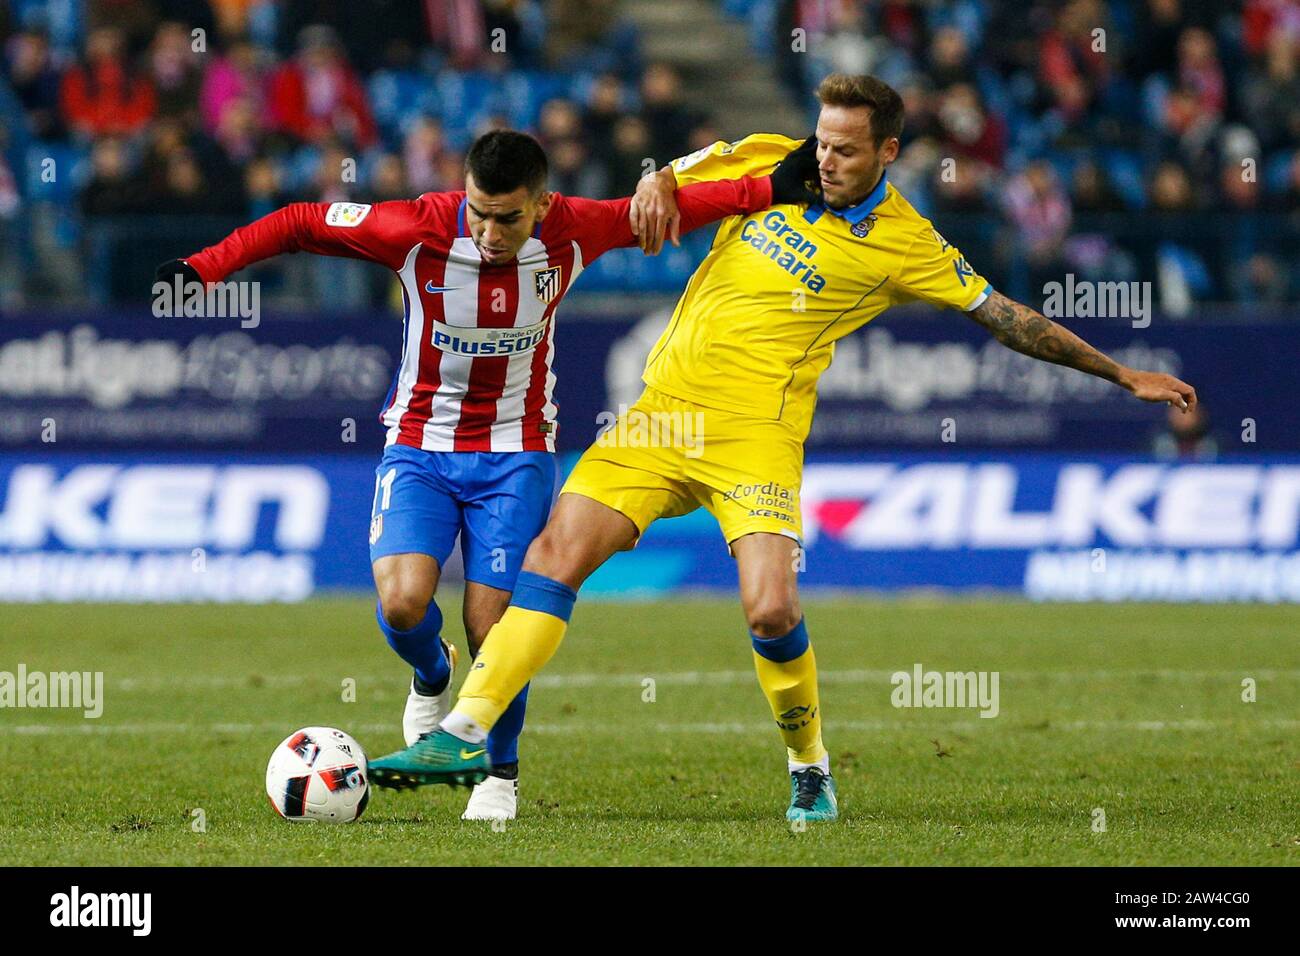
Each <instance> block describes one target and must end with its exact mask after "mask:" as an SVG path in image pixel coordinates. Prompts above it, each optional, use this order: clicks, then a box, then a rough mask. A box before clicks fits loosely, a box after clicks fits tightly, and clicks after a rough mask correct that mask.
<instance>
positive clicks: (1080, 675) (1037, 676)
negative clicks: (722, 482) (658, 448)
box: [109, 666, 1300, 693]
mask: <svg viewBox="0 0 1300 956" xmlns="http://www.w3.org/2000/svg"><path fill="white" fill-rule="evenodd" d="M935 669H937V668H935V667H930V666H927V667H926V670H927V671H929V670H935ZM900 670H901V671H902V672H903V673H906V674H908V675H910V674H911V673H912V669H911V667H910V666H907V667H903V668H899V669H898V670H853V669H848V670H824V671H821V672H819V673H818V675H817V679H818V680H819V681H820V682H821V683H823V684H872V683H884V684H887V683H889V682H890V678H891V677H893V675H894V674H896V673H899V671H900ZM990 670H997V668H990ZM998 673H999V674H1000V675H1001V677H1002V679H1003V680H1009V681H1034V680H1047V681H1065V682H1069V681H1097V680H1144V679H1155V680H1162V681H1200V680H1232V681H1238V680H1240V679H1241V678H1243V677H1253V678H1255V679H1256V680H1296V679H1300V670H1271V669H1260V668H1249V667H1243V668H1241V669H1240V670H1212V671H1205V670H1201V671H1187V670H1177V669H1173V668H1163V669H1158V670H1134V671H1116V670H1073V671H1035V670H1013V671H998ZM345 678H351V679H353V680H356V681H357V682H358V683H360V682H365V683H367V684H386V683H391V682H393V681H397V682H398V683H400V684H401V685H402V688H403V692H405V686H406V685H405V683H404V681H405V678H399V677H396V676H394V675H391V674H386V675H377V674H338V675H336V676H333V677H326V676H323V675H321V674H270V675H265V676H262V675H250V676H248V677H233V676H226V675H212V676H204V675H196V674H188V675H184V676H176V677H171V678H166V677H147V678H139V677H124V678H121V679H119V680H117V681H114V682H112V683H110V684H109V687H110V688H112V689H116V690H119V691H122V692H124V693H134V692H153V691H159V690H169V689H172V688H177V689H182V688H186V689H208V690H225V689H235V690H238V689H241V688H242V689H245V690H260V689H262V688H264V687H301V686H303V685H306V684H312V683H320V684H321V685H322V686H324V685H330V686H332V685H333V684H335V683H339V682H341V681H342V680H344V679H345ZM646 678H651V679H653V680H654V681H655V683H656V684H672V685H692V684H697V685H718V684H750V683H753V682H754V680H755V677H754V672H753V671H752V670H722V671H669V672H666V673H655V672H654V671H652V670H649V669H647V670H645V671H640V672H637V673H626V672H625V673H573V674H539V675H537V676H536V677H534V678H533V686H534V687H557V688H567V687H640V686H641V682H642V681H644V680H645V679H646Z"/></svg>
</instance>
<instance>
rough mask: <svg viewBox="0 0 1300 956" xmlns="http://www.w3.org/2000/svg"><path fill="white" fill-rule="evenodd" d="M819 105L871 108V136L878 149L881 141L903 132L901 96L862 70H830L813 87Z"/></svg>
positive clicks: (886, 84)
mask: <svg viewBox="0 0 1300 956" xmlns="http://www.w3.org/2000/svg"><path fill="white" fill-rule="evenodd" d="M817 99H818V100H820V101H821V104H822V105H823V106H843V107H848V108H853V107H858V106H865V107H867V108H868V109H870V110H871V137H872V139H874V140H875V141H876V148H877V149H879V148H880V147H881V145H882V144H883V143H884V142H885V140H887V139H890V138H894V137H898V136H901V135H902V134H903V98H902V97H901V96H899V95H898V91H897V90H895V89H894V88H893V87H892V86H890V85H889V84H888V83H886V82H884V81H883V80H878V79H876V78H875V77H874V76H867V75H866V74H865V73H860V74H850V73H832V74H831V75H830V76H828V77H826V78H825V79H824V80H822V81H821V83H820V84H819V85H818V87H817Z"/></svg>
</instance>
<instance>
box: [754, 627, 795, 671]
mask: <svg viewBox="0 0 1300 956" xmlns="http://www.w3.org/2000/svg"><path fill="white" fill-rule="evenodd" d="M749 640H750V642H751V643H752V644H753V645H754V651H755V653H757V654H758V656H759V657H766V658H767V659H768V660H769V661H775V662H776V663H778V664H784V663H786V662H788V661H792V660H794V659H795V658H797V657H802V656H803V653H804V651H806V650H808V627H807V625H805V624H804V619H803V618H799V623H798V624H796V625H795V626H794V628H793V629H792V630H791V631H790V633H789V634H783V635H781V636H780V637H759V636H758V635H757V634H755V633H754V632H753V631H750V632H749Z"/></svg>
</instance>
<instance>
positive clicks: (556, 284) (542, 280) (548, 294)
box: [533, 266, 562, 305]
mask: <svg viewBox="0 0 1300 956" xmlns="http://www.w3.org/2000/svg"><path fill="white" fill-rule="evenodd" d="M561 279H562V276H561V272H560V267H559V266H551V268H549V269H537V270H536V271H534V272H533V289H534V291H535V292H536V293H537V298H539V299H541V300H542V301H543V302H545V303H546V304H547V305H550V303H551V300H552V299H554V298H555V297H556V296H557V295H559V294H560V281H561Z"/></svg>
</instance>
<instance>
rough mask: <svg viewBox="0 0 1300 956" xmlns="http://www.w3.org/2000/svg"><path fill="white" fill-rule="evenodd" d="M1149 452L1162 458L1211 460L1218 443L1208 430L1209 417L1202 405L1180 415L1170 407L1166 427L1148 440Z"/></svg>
mask: <svg viewBox="0 0 1300 956" xmlns="http://www.w3.org/2000/svg"><path fill="white" fill-rule="evenodd" d="M1151 451H1152V454H1154V455H1155V457H1156V458H1159V459H1161V460H1162V461H1213V460H1214V459H1215V458H1217V457H1218V456H1219V443H1218V442H1217V441H1215V438H1214V435H1213V434H1211V433H1210V419H1209V416H1208V415H1207V414H1206V412H1205V404H1204V403H1198V404H1197V406H1196V407H1195V408H1193V409H1191V410H1189V411H1188V412H1187V414H1185V415H1184V414H1183V413H1182V412H1181V411H1180V410H1179V409H1176V408H1173V407H1172V406H1171V407H1170V409H1169V410H1168V412H1167V413H1166V414H1165V428H1164V430H1163V431H1161V432H1160V433H1158V434H1157V435H1156V436H1155V438H1154V439H1153V440H1152V442H1151Z"/></svg>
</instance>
